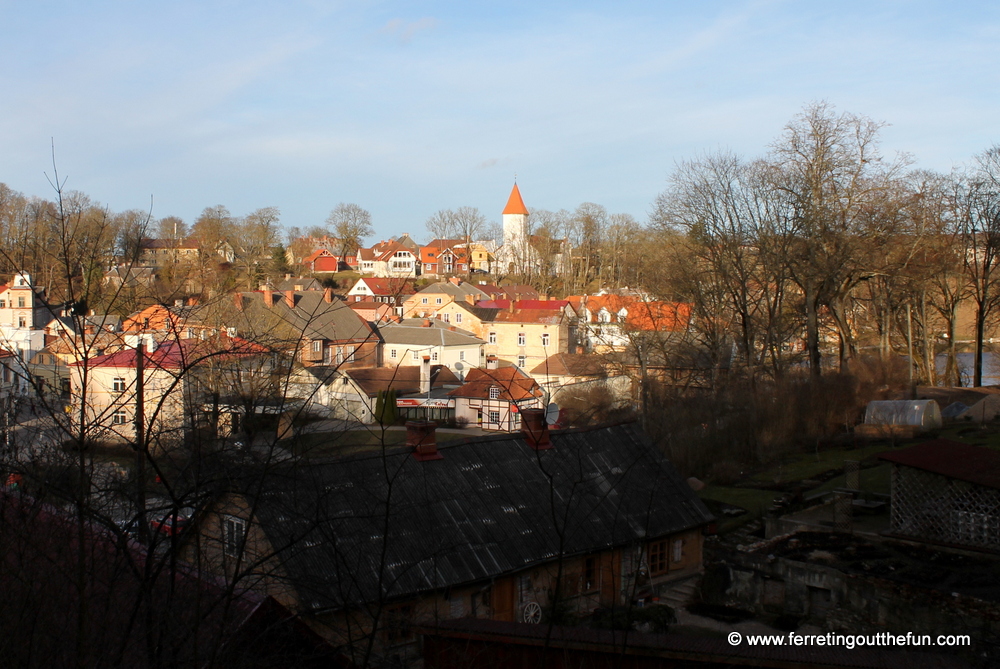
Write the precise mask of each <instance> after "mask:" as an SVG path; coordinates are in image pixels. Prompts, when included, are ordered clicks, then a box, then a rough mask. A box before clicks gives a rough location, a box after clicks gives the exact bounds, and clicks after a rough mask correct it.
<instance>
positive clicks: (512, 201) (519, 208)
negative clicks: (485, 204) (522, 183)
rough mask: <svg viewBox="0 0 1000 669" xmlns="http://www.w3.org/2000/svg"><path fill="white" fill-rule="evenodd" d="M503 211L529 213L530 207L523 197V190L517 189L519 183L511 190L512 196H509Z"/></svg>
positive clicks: (507, 212)
mask: <svg viewBox="0 0 1000 669" xmlns="http://www.w3.org/2000/svg"><path fill="white" fill-rule="evenodd" d="M503 213H504V214H524V215H525V216H527V215H528V208H527V207H525V206H524V200H522V199H521V191H519V190H518V189H517V183H515V184H514V188H513V189H512V190H511V191H510V197H509V198H507V206H506V207H504V208H503Z"/></svg>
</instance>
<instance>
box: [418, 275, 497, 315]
mask: <svg viewBox="0 0 1000 669" xmlns="http://www.w3.org/2000/svg"><path fill="white" fill-rule="evenodd" d="M488 299H490V296H489V295H487V294H486V293H484V292H483V291H481V290H479V288H477V287H476V286H475V285H474V284H471V283H469V282H468V281H464V280H463V279H461V278H459V277H457V276H456V277H452V278H450V279H448V280H447V281H439V282H438V283H432V284H431V285H429V286H427V287H426V288H424V289H423V290H421V291H420V292H418V293H415V294H413V295H411V296H409V297H408V298H406V301H405V302H403V318H427V317H428V316H433V315H434V314H436V313H437V312H438V310H440V309H441V307H443V306H445V305H447V304H451V303H452V302H463V303H465V304H468V305H470V306H472V305H473V304H475V303H476V302H479V301H480V300H488Z"/></svg>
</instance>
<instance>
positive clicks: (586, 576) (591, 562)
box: [583, 557, 597, 590]
mask: <svg viewBox="0 0 1000 669" xmlns="http://www.w3.org/2000/svg"><path fill="white" fill-rule="evenodd" d="M583 589H584V590H596V589H597V558H595V557H589V558H586V559H584V561H583Z"/></svg>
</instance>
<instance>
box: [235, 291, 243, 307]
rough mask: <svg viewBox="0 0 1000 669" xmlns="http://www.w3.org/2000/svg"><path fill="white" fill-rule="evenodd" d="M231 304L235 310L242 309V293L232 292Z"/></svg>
mask: <svg viewBox="0 0 1000 669" xmlns="http://www.w3.org/2000/svg"><path fill="white" fill-rule="evenodd" d="M233 304H235V305H236V310H237V311H243V294H242V293H233Z"/></svg>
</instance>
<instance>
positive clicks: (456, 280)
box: [448, 276, 462, 286]
mask: <svg viewBox="0 0 1000 669" xmlns="http://www.w3.org/2000/svg"><path fill="white" fill-rule="evenodd" d="M448 280H449V281H451V282H452V283H453V284H455V285H456V286H461V285H462V277H460V276H453V277H451V278H450V279H448Z"/></svg>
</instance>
